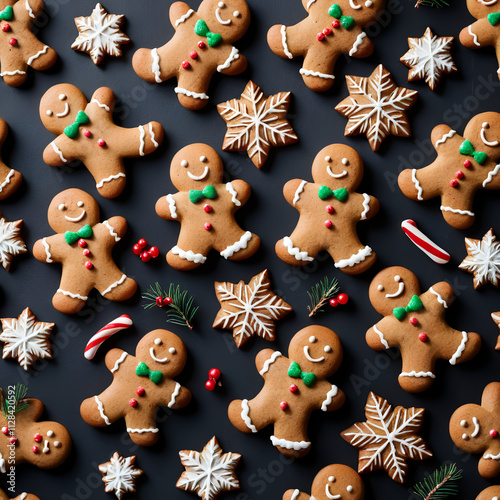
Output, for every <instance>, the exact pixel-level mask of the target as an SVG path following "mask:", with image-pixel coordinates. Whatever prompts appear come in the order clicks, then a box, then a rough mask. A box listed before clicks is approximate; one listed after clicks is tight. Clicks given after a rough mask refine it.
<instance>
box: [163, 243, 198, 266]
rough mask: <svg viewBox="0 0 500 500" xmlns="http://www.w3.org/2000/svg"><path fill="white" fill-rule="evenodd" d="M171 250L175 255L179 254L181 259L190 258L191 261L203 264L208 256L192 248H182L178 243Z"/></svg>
mask: <svg viewBox="0 0 500 500" xmlns="http://www.w3.org/2000/svg"><path fill="white" fill-rule="evenodd" d="M171 252H172V253H173V254H174V255H178V256H179V257H180V258H181V259H185V260H189V261H190V262H196V263H197V264H203V263H204V262H205V261H206V260H207V258H206V257H205V256H203V255H202V254H201V253H194V252H193V251H192V250H187V251H185V250H182V248H179V247H178V246H177V245H175V247H174V248H172V250H171Z"/></svg>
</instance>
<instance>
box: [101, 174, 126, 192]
mask: <svg viewBox="0 0 500 500" xmlns="http://www.w3.org/2000/svg"><path fill="white" fill-rule="evenodd" d="M120 177H125V174H123V173H121V172H120V173H119V174H115V175H110V176H109V177H106V178H104V179H101V180H100V181H99V182H98V183H97V184H96V185H95V187H96V188H97V189H100V188H102V187H103V186H104V183H105V182H110V181H113V180H115V179H118V178H120Z"/></svg>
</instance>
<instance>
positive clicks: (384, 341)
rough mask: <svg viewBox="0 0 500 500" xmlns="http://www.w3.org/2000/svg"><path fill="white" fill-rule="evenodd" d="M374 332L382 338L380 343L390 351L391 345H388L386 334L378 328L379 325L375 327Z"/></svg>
mask: <svg viewBox="0 0 500 500" xmlns="http://www.w3.org/2000/svg"><path fill="white" fill-rule="evenodd" d="M372 328H373V331H374V332H375V333H376V334H377V335H378V336H379V337H380V342H381V343H382V345H383V346H384V347H385V348H386V349H389V344H388V343H387V340H385V338H384V334H383V333H382V332H381V331H380V330H379V329H378V328H377V325H373V327H372Z"/></svg>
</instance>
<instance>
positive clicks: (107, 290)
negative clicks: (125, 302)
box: [101, 274, 127, 297]
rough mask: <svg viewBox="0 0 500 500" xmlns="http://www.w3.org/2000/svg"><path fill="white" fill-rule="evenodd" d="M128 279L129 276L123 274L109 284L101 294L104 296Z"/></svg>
mask: <svg viewBox="0 0 500 500" xmlns="http://www.w3.org/2000/svg"><path fill="white" fill-rule="evenodd" d="M126 279H127V276H125V274H124V275H122V277H121V278H120V279H119V280H118V281H115V282H114V283H113V284H112V285H109V286H108V288H106V290H104V292H102V293H101V295H102V296H103V297H104V296H105V295H106V294H107V293H109V292H111V290H113V289H114V288H116V287H117V286H118V285H121V284H122V283H123V282H124V281H125V280H126Z"/></svg>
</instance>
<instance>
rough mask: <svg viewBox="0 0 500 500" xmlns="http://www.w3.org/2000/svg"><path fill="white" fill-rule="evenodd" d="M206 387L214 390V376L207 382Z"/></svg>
mask: <svg viewBox="0 0 500 500" xmlns="http://www.w3.org/2000/svg"><path fill="white" fill-rule="evenodd" d="M205 389H206V390H207V391H213V390H214V389H215V380H214V379H213V378H211V379H209V380H207V381H206V382H205Z"/></svg>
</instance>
